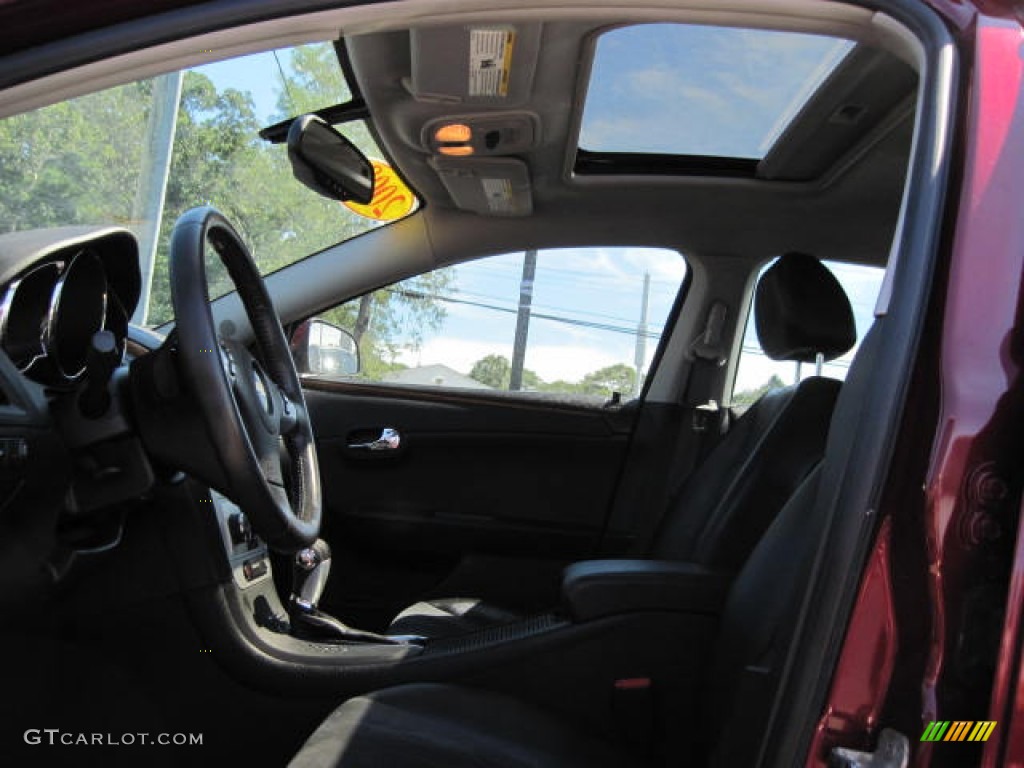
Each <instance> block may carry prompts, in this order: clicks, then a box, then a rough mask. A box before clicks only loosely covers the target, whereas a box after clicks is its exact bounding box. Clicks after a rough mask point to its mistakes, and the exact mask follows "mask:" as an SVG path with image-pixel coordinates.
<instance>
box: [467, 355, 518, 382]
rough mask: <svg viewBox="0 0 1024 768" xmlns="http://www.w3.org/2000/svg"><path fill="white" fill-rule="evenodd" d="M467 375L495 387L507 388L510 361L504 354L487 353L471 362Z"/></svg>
mask: <svg viewBox="0 0 1024 768" xmlns="http://www.w3.org/2000/svg"><path fill="white" fill-rule="evenodd" d="M469 377H470V378H471V379H476V380H477V381H479V382H480V383H481V384H486V385H487V386H489V387H494V388H495V389H508V384H509V380H510V379H511V377H512V363H511V362H509V359H508V358H507V357H505V356H504V355H487V357H484V358H481V359H480V360H477V361H476V362H475V363H473V367H472V368H471V369H470V371H469Z"/></svg>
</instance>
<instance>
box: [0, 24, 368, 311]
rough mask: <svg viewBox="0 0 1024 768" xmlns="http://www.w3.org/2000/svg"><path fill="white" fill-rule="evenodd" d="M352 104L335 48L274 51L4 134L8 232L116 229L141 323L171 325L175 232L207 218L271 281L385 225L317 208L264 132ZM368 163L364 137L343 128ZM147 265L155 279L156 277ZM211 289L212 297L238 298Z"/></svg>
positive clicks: (0, 137) (111, 93) (7, 126)
mask: <svg viewBox="0 0 1024 768" xmlns="http://www.w3.org/2000/svg"><path fill="white" fill-rule="evenodd" d="M350 98H351V92H350V89H349V87H348V85H347V83H346V82H345V78H344V75H343V73H342V70H341V67H340V65H339V63H338V58H337V56H336V54H335V51H334V48H333V46H332V45H331V44H329V43H318V44H310V45H302V46H298V47H296V48H290V49H282V50H277V51H266V52H262V53H257V54H252V55H249V56H244V57H240V58H237V59H232V60H228V61H222V62H217V63H214V64H207V65H204V66H201V67H196V68H194V69H191V70H186V71H184V72H175V73H171V74H168V75H162V76H160V77H156V78H151V79H148V80H141V81H138V82H134V83H129V84H127V85H122V86H118V87H116V88H111V89H109V90H106V91H101V92H98V93H93V94H90V95H87V96H82V97H80V98H76V99H72V100H70V101H66V102H62V103H59V104H54V105H52V106H49V107H45V108H43V109H39V110H36V111H35V112H30V113H26V114H23V115H18V116H16V117H12V118H9V119H7V120H4V121H2V122H0V188H2V190H0V231H3V232H13V231H18V230H25V229H34V228H39V227H55V226H63V225H68V224H115V225H121V226H127V227H129V228H131V229H132V230H133V231H134V232H135V234H136V236H137V237H138V238H139V243H140V251H141V258H142V264H143V276H144V282H147V281H149V282H148V286H147V287H150V291H149V293H148V294H146V292H145V289H144V296H143V300H142V301H141V302H140V307H139V311H138V312H137V313H136V315H135V317H134V318H133V321H134V322H136V323H139V324H145V325H160V324H162V323H165V322H167V321H168V320H171V319H172V317H173V312H172V309H171V303H170V290H169V283H168V273H167V256H168V244H169V242H170V232H171V229H172V227H173V226H174V222H175V221H176V220H177V218H178V217H179V216H180V215H181V214H182V213H183V212H184V211H186V210H188V209H189V208H192V207H194V206H197V205H204V204H209V205H213V206H214V207H216V208H218V209H219V210H220V211H221V212H222V213H224V214H225V215H226V216H227V217H228V219H229V220H230V221H231V222H232V223H233V224H234V225H235V226H236V227H237V228H238V230H239V232H240V233H241V235H242V237H243V238H244V239H245V241H246V243H247V244H248V245H249V247H250V248H251V249H252V252H253V256H254V257H255V259H256V263H257V264H258V266H259V268H260V271H261V272H262V273H264V274H266V273H267V272H271V271H273V270H275V269H279V268H280V267H283V266H285V265H287V264H290V263H292V262H294V261H297V260H298V259H301V258H303V257H305V256H308V255H309V254H311V253H315V252H317V251H320V250H322V249H324V248H326V247H327V246H330V245H333V244H335V243H338V242H341V241H343V240H346V239H348V238H351V237H354V236H356V235H358V234H361V233H363V232H365V231H367V230H369V229H372V228H373V227H375V226H379V222H376V221H374V220H372V219H368V218H363V217H362V216H359V215H357V214H356V213H353V212H352V211H350V210H349V209H347V208H345V207H344V206H342V205H341V204H339V203H337V202H333V201H330V200H327V199H325V198H322V197H320V196H318V195H317V194H316V193H314V192H312V191H310V190H309V189H307V188H306V187H304V186H303V185H301V184H300V183H299V182H297V181H296V180H295V179H294V178H293V176H292V172H291V166H290V164H289V162H288V157H287V151H286V149H285V147H284V145H283V144H270V143H267V142H265V141H263V140H261V139H260V138H259V137H258V135H257V133H258V131H259V130H260V128H262V127H264V126H266V125H269V124H272V123H274V122H277V121H279V120H283V119H285V118H287V117H290V116H292V115H296V114H302V113H304V112H309V111H312V110H315V109H319V108H322V107H326V106H330V105H333V104H338V103H343V102H345V101H348V100H349V99H350ZM340 129H341V130H342V131H343V133H344V134H345V135H346V136H348V137H349V138H350V139H351V140H352V141H354V142H355V143H356V145H357V146H359V147H360V149H362V151H363V152H364V153H366V154H367V155H368V156H369V157H371V158H381V157H382V153H381V151H380V149H379V148H378V147H377V145H376V143H375V142H374V141H373V139H372V138H371V136H370V132H369V130H368V128H367V126H366V124H365V123H362V122H350V123H346V124H345V125H343V126H341V128H340ZM150 265H151V266H150ZM223 277H224V276H222V275H217V274H213V275H211V276H210V294H211V296H217V295H220V294H222V293H224V292H225V291H226V290H228V289H229V288H230V284H229V283H227V282H226V281H225V280H224V279H223Z"/></svg>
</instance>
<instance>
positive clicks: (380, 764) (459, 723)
mask: <svg viewBox="0 0 1024 768" xmlns="http://www.w3.org/2000/svg"><path fill="white" fill-rule="evenodd" d="M837 415H838V413H837ZM845 421H846V422H847V426H848V421H849V419H846V420H845ZM823 477H825V474H824V472H823V471H822V467H820V466H819V467H818V468H816V469H815V470H814V471H812V473H811V475H810V476H809V477H808V478H806V479H805V481H804V482H803V484H802V485H801V486H800V487H799V488H798V489H797V491H796V493H795V494H794V495H793V497H792V498H791V499H790V500H789V501H788V502H787V503H786V504H785V506H784V508H783V509H782V511H781V512H780V514H779V515H778V516H777V518H776V519H775V520H774V521H773V522H772V524H771V525H770V526H769V529H768V531H767V532H766V533H765V535H764V537H763V538H762V539H761V541H760V542H759V543H758V545H757V547H756V548H755V549H754V551H753V553H752V554H751V556H750V558H749V559H748V561H747V563H746V564H745V565H744V567H743V568H742V569H741V571H740V573H739V574H738V575H737V577H736V580H735V582H734V583H733V586H732V588H731V590H730V593H729V597H728V599H727V601H726V605H725V609H724V611H723V615H722V619H721V622H720V630H719V638H718V641H717V642H716V643H715V644H714V651H713V658H710V659H708V663H706V664H704V665H703V668H704V669H705V670H706V675H707V677H706V679H705V680H704V681H703V685H702V686H700V687H697V688H695V689H694V690H693V692H692V698H693V701H694V702H698V701H699V702H700V705H699V706H696V707H693V708H691V711H694V712H696V713H697V714H698V718H699V720H700V722H699V727H698V728H697V729H695V732H696V733H698V734H699V735H698V736H697V739H698V741H695V742H693V743H689V742H682V743H680V742H678V741H676V740H675V739H673V738H671V735H670V734H667V733H666V734H664V738H663V739H661V740H655V741H653V742H651V743H647V744H645V752H648V753H650V754H651V755H652V756H653V757H652V758H650V759H647V758H640V757H637V756H635V755H632V754H630V751H629V749H628V748H626V747H624V746H623V745H621V744H618V743H616V742H615V741H614V737H612V736H611V735H610V732H609V731H610V730H614V729H606V732H605V733H604V734H603V735H601V736H598V735H593V734H589V733H584V732H581V731H580V730H579V729H578V727H576V726H574V725H572V724H570V723H567V722H566V721H565V720H563V719H561V718H558V717H555V716H554V715H552V714H550V713H547V712H545V711H543V710H541V709H539V708H537V707H534V706H531V705H528V704H525V703H523V702H520V701H517V700H516V699H513V698H510V697H508V696H504V695H500V694H495V693H491V692H487V691H482V690H477V689H473V688H467V687H464V686H460V685H451V684H408V685H400V686H395V687H393V688H388V689H384V690H381V691H377V692H375V693H372V694H370V695H368V696H361V697H358V698H355V699H351V700H349V701H348V702H346V703H344V704H343V705H342V706H341V707H339V708H338V709H336V710H335V711H334V712H333V713H332V714H331V715H330V716H328V718H327V719H326V720H325V721H324V722H323V723H322V724H321V725H320V727H318V728H317V729H316V731H314V733H313V734H312V735H311V736H310V737H309V739H308V740H307V741H306V743H305V745H304V746H303V747H302V749H301V750H300V752H299V753H298V755H297V756H296V758H295V759H294V761H293V762H292V763H291V766H292V767H293V768H312V766H316V768H332V767H333V768H385V767H387V768H441V767H442V766H443V767H444V768H480V767H481V766H490V767H493V768H525V767H526V766H529V767H530V768H547V767H549V766H550V767H551V768H555V767H557V768H575V766H580V767H581V768H584V767H585V768H602V767H603V766H609V767H610V766H620V767H622V768H629V767H630V766H642V765H679V766H694V767H696V766H699V767H700V768H736V766H745V765H751V764H753V762H754V760H755V758H756V755H757V752H758V749H759V748H760V745H761V739H762V738H763V736H764V728H765V723H766V721H767V718H768V713H769V712H770V710H771V707H772V703H773V699H774V696H775V692H776V691H777V690H778V688H779V685H780V682H781V674H782V669H783V667H784V666H785V660H786V656H787V653H788V651H789V646H790V644H791V643H792V640H793V632H794V628H795V626H796V623H797V622H796V620H795V619H796V613H797V612H798V611H799V608H800V605H801V603H802V600H803V595H804V592H805V590H806V589H808V584H809V583H810V573H811V569H812V567H813V565H812V564H813V561H814V554H815V549H816V547H817V545H818V543H819V542H820V541H821V538H822V536H823V534H824V531H825V530H826V529H827V522H828V515H827V514H820V512H821V510H820V509H819V508H818V505H817V502H818V497H819V487H820V486H821V481H822V478H823ZM822 495H825V494H822ZM685 652H686V651H685V650H684V649H680V653H685ZM553 684H556V685H557V684H558V682H557V681H554V682H553ZM681 716H682V715H681V714H680V713H675V712H662V713H661V718H660V719H661V721H662V722H665V723H673V722H677V720H678V718H679V717H681Z"/></svg>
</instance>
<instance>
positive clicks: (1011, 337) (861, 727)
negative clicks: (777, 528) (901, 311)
mask: <svg viewBox="0 0 1024 768" xmlns="http://www.w3.org/2000/svg"><path fill="white" fill-rule="evenodd" d="M932 4H933V5H934V6H935V8H936V9H937V10H938V11H940V12H941V13H943V15H945V16H946V18H947V20H948V22H949V23H950V24H952V25H954V26H955V27H957V28H958V29H959V39H960V41H961V43H962V46H963V51H964V52H966V53H968V54H969V55H971V56H972V58H973V60H972V61H971V60H969V61H968V66H966V67H964V73H963V84H962V85H963V91H962V93H963V96H962V102H963V103H962V119H961V121H960V130H961V137H960V139H961V142H960V146H961V157H962V161H961V172H960V179H959V189H958V190H957V189H956V188H954V189H951V191H950V194H949V196H948V199H947V204H946V205H947V211H948V217H947V221H946V246H945V248H946V251H947V253H948V257H949V258H948V261H947V262H946V265H945V280H940V281H939V282H938V284H937V285H938V291H937V295H935V296H933V299H932V307H931V309H930V312H931V313H932V314H933V317H932V318H931V322H930V327H931V334H930V335H931V336H932V339H933V340H932V344H931V351H930V359H929V357H927V356H926V358H925V359H924V360H922V370H919V371H918V372H917V376H916V382H917V384H916V386H917V388H918V392H917V393H916V396H915V395H911V402H912V403H913V405H912V407H911V408H910V410H908V412H907V414H906V424H905V432H904V435H905V437H906V435H908V434H915V433H916V434H917V435H918V436H919V439H918V440H917V441H914V442H916V445H917V446H918V447H917V448H916V449H914V450H917V451H918V452H920V446H922V445H925V444H926V443H925V442H924V440H923V436H924V435H926V434H928V433H929V432H931V433H932V434H934V438H933V442H932V447H931V453H930V456H928V457H921V458H926V460H927V467H926V471H925V475H924V478H925V479H924V484H923V487H921V488H915V487H906V486H907V484H908V480H909V478H911V477H912V476H913V475H907V474H901V475H900V476H898V477H892V478H890V480H889V488H888V492H887V494H886V499H887V505H888V507H889V508H888V509H883V514H885V515H887V520H886V522H885V523H884V524H883V525H882V527H881V529H880V531H879V535H878V540H877V542H876V544H875V547H874V550H873V553H872V556H871V560H870V562H869V564H868V566H867V569H866V571H865V574H864V577H863V581H862V583H861V588H860V594H859V597H858V601H857V605H856V608H855V610H854V613H853V616H852V618H851V622H850V625H849V629H848V631H847V635H846V641H845V644H844V647H843V651H842V655H841V658H840V662H839V666H838V668H837V670H836V674H835V677H834V680H833V684H832V690H831V693H830V696H829V702H828V706H827V708H826V710H825V712H824V713H823V714H822V718H821V721H820V723H819V725H818V730H817V733H816V739H815V744H814V748H813V749H812V751H811V753H810V754H809V755H808V760H807V765H808V766H822V765H824V764H825V761H826V759H827V755H828V752H829V750H830V749H831V748H832V747H834V746H839V745H841V746H851V747H853V746H862V747H863V746H866V745H864V744H862V743H859V742H860V741H861V740H863V739H864V736H865V735H866V734H874V732H875V731H876V729H877V727H878V724H879V721H880V718H881V716H882V713H883V712H885V711H886V706H887V701H889V700H891V699H892V698H893V696H894V692H893V690H892V686H893V684H894V678H893V674H894V669H895V667H896V664H897V660H898V658H899V656H900V654H901V653H904V654H907V655H913V654H915V653H923V654H924V663H923V665H921V666H920V675H919V676H914V677H910V678H909V679H907V678H905V679H903V680H901V681H900V685H901V686H904V687H908V686H910V685H915V686H917V687H918V690H919V691H920V695H919V697H917V698H918V702H919V705H920V706H919V708H918V711H917V712H916V713H915V712H913V711H904V712H903V713H902V716H903V717H904V718H906V720H905V721H907V722H909V720H910V718H912V717H913V716H914V715H915V714H916V716H917V717H918V719H919V728H918V733H915V734H908V735H910V736H911V738H912V739H916V738H917V736H918V734H919V733H920V732H921V731H923V729H924V728H925V726H926V725H927V724H928V723H929V722H930V721H932V720H981V719H988V720H994V721H996V722H997V723H998V725H997V726H996V728H995V730H994V731H993V733H992V736H991V737H990V738H989V740H988V741H987V742H986V743H985V744H984V748H983V750H984V751H983V754H982V757H981V765H983V766H985V768H994V767H995V766H1000V765H1002V766H1022V765H1024V673H1022V669H1021V660H1022V659H1021V655H1022V641H1024V634H1022V626H1021V620H1022V601H1024V539H1021V538H1020V537H1019V536H1017V539H1016V543H1015V544H1013V538H1014V536H1015V534H1016V532H1017V518H1018V515H1019V509H1018V508H1017V507H1016V506H1015V505H1014V504H1013V503H1012V502H1013V500H1014V499H1016V498H1018V496H1017V493H1016V491H1017V490H1019V483H1020V475H1021V469H1020V463H1019V462H1020V445H1019V434H1020V425H1021V423H1022V422H1021V415H1022V411H1021V406H1022V400H1021V397H1022V392H1021V385H1022V382H1021V378H1020V377H1021V364H1022V351H1024V348H1022V346H1021V341H1022V340H1021V337H1020V333H1021V328H1022V326H1021V320H1022V312H1024V303H1022V297H1021V292H1020V288H1021V276H1022V274H1024V217H1022V216H1021V212H1020V201H1021V200H1022V199H1024V58H1022V56H1021V50H1022V49H1021V40H1022V37H1021V35H1022V29H1021V25H1020V21H1019V18H1018V17H1017V16H1016V15H1015V9H1014V8H1013V7H1012V6H1009V5H996V4H991V3H985V4H979V5H978V6H971V5H969V4H959V3H956V4H954V3H947V2H935V3H932ZM943 292H944V295H942V293H943ZM925 369H926V370H925ZM929 402H933V403H934V404H935V406H937V407H935V408H929V407H928V405H927V403H929ZM922 417H924V418H925V420H923V421H922ZM897 465H898V466H904V467H907V466H913V464H908V463H904V462H897ZM901 486H904V487H902V488H901ZM896 512H898V513H899V515H900V517H901V518H903V519H904V520H905V519H906V518H907V517H913V518H915V519H917V520H919V521H920V523H921V526H922V527H921V528H916V527H909V530H908V526H906V525H905V524H904V525H902V526H898V525H896V524H894V518H893V513H896ZM914 540H918V541H923V543H924V551H923V555H924V563H923V564H924V565H925V566H926V569H927V570H926V574H927V577H926V580H924V581H921V580H920V579H918V580H917V584H916V585H914V586H910V587H909V588H908V585H910V584H913V583H914V581H915V579H914V578H913V577H910V578H902V579H901V575H902V576H904V577H906V576H907V574H906V573H905V572H904V573H902V574H901V569H903V570H904V571H905V570H906V565H905V564H903V563H901V562H900V557H899V554H898V553H906V552H907V551H909V550H913V549H914V547H915V544H914ZM1010 544H1013V565H1012V571H1011V574H1010V587H1009V591H1008V593H1007V597H1006V612H1005V617H1004V619H1003V621H1002V631H1001V635H1000V638H999V651H998V661H997V665H996V670H995V674H994V676H993V678H992V680H991V697H990V701H989V703H988V708H987V711H977V710H975V711H971V712H968V711H949V710H948V708H944V707H943V706H942V704H941V702H942V701H943V698H944V692H945V689H946V688H947V687H949V686H950V685H951V682H950V681H951V679H953V678H954V676H955V675H956V674H957V670H956V668H955V654H956V652H957V646H958V643H959V642H960V638H961V637H962V636H963V632H964V626H963V625H962V622H963V621H964V620H965V617H966V615H967V614H966V613H965V601H966V600H967V599H968V597H969V595H970V593H971V590H972V588H973V587H974V586H975V585H976V584H977V582H978V581H979V579H980V578H983V577H982V576H981V574H982V573H983V571H984V569H985V566H986V560H987V559H988V558H990V557H991V556H992V554H993V550H998V549H999V548H1000V547H1006V546H1009V545H1010ZM894 553H897V554H895V555H894ZM897 580H900V581H901V584H900V585H897V584H895V583H894V582H896V581H897ZM908 636H909V637H908ZM915 636H916V637H917V638H925V639H926V640H927V644H926V646H925V647H924V648H922V649H917V648H913V647H910V648H905V647H903V646H904V644H905V642H906V641H908V640H910V641H911V642H912V638H913V637H915ZM905 698H908V699H910V700H912V698H913V697H905ZM893 714H895V713H892V712H891V711H890V716H892V715H893ZM908 727H909V726H908ZM960 746H961V745H958V744H944V743H942V742H939V743H934V744H933V743H922V744H921V745H920V749H919V750H918V751H917V754H916V760H915V762H914V765H915V766H937V765H964V764H966V763H965V762H964V757H965V755H964V752H959V753H958V752H957V751H956V750H957V749H958V748H959V747H960Z"/></svg>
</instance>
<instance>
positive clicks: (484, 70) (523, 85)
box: [408, 24, 541, 106]
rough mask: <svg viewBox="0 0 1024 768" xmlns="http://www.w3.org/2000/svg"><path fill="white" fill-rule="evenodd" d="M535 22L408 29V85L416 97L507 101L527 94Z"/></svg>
mask: <svg viewBox="0 0 1024 768" xmlns="http://www.w3.org/2000/svg"><path fill="white" fill-rule="evenodd" d="M540 35H541V25H540V24H470V25H468V26H450V27H424V28H417V29H413V30H412V32H411V40H410V45H411V48H412V51H411V52H412V75H411V77H410V78H409V82H408V87H409V91H410V92H411V93H412V95H413V96H414V97H415V98H416V99H417V100H419V101H431V102H442V103H458V104H474V105H486V106H512V105H516V104H522V103H524V102H525V101H527V100H528V99H529V97H530V91H531V89H532V87H533V75H534V72H535V70H536V68H537V53H538V51H539V49H540Z"/></svg>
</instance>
